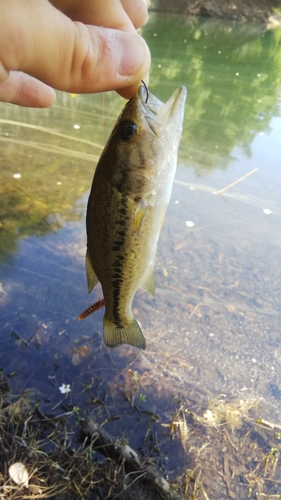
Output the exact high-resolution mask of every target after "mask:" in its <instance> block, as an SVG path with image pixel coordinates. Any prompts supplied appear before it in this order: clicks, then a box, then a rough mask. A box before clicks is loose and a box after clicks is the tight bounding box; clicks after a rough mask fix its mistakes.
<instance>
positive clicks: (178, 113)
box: [138, 85, 187, 133]
mask: <svg viewBox="0 0 281 500" xmlns="http://www.w3.org/2000/svg"><path fill="white" fill-rule="evenodd" d="M138 96H139V99H140V105H141V108H142V112H143V115H144V116H145V118H146V120H147V122H148V124H149V126H150V128H151V129H152V131H153V132H154V133H155V126H153V123H154V122H156V123H155V125H156V126H157V124H158V126H159V125H164V126H167V125H169V124H171V123H174V122H178V123H181V122H182V119H183V114H184V103H185V99H186V96H187V90H186V88H185V87H184V86H183V85H182V86H180V87H178V88H177V89H176V90H175V92H174V93H173V94H172V95H171V97H170V99H169V100H168V101H167V102H165V103H163V102H162V101H160V99H158V97H155V96H154V95H153V94H151V92H149V90H148V89H147V87H145V86H144V85H142V86H141V87H140V88H139V90H138Z"/></svg>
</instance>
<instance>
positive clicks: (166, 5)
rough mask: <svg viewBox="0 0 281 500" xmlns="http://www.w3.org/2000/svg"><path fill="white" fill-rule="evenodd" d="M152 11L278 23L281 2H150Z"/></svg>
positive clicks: (213, 0)
mask: <svg viewBox="0 0 281 500" xmlns="http://www.w3.org/2000/svg"><path fill="white" fill-rule="evenodd" d="M150 9H151V10H156V11H161V12H173V13H177V14H186V15H195V16H206V17H217V18H220V19H235V20H240V21H258V22H263V23H272V24H274V22H276V19H277V17H278V16H277V15H276V9H281V1H280V0H259V1H254V0H246V1H245V0H234V1H233V0H173V1H171V0H161V1H160V0H150Z"/></svg>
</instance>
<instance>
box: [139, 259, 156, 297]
mask: <svg viewBox="0 0 281 500" xmlns="http://www.w3.org/2000/svg"><path fill="white" fill-rule="evenodd" d="M141 288H142V289H143V290H145V291H146V292H147V293H149V294H150V295H152V297H153V296H154V293H155V272H154V266H153V267H152V268H151V269H150V271H149V274H148V275H147V276H146V278H145V280H144V282H143V283H142V284H141Z"/></svg>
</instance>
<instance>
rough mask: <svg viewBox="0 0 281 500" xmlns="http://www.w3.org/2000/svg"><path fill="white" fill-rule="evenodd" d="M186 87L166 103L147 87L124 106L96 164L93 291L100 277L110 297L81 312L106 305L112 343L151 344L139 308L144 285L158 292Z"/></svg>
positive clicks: (90, 242)
mask: <svg viewBox="0 0 281 500" xmlns="http://www.w3.org/2000/svg"><path fill="white" fill-rule="evenodd" d="M186 95H187V90H186V88H185V87H184V86H181V87H178V88H177V90H176V91H175V92H174V93H173V95H172V96H171V97H170V99H169V100H168V101H167V102H166V103H163V102H162V101H161V100H160V99H158V98H157V97H156V96H154V95H153V94H152V93H151V92H150V91H149V90H148V88H147V87H146V85H141V86H140V88H139V90H138V92H137V93H136V94H135V96H134V97H132V98H131V99H130V100H129V101H128V102H127V104H126V105H125V107H124V109H123V111H122V112H121V114H120V116H119V118H118V120H117V122H116V124H115V126H114V128H113V130H112V132H111V135H110V137H109V139H108V141H107V143H106V145H105V148H104V150H103V152H102V155H101V157H100V159H99V162H98V164H97V167H96V170H95V173H94V177H93V182H92V187H91V191H90V195H89V199H88V205H87V214H86V232H87V252H86V275H87V282H88V291H89V293H90V292H91V291H92V290H93V288H94V287H95V286H96V284H97V283H98V282H100V283H101V286H102V290H103V296H104V298H103V299H102V300H100V301H98V302H97V303H96V304H94V305H93V306H91V307H89V308H88V309H87V310H86V311H84V313H82V314H81V315H80V317H79V319H82V318H84V317H85V316H87V315H88V314H91V312H93V311H95V310H97V309H98V308H99V307H102V306H103V305H104V306H105V313H104V318H103V341H104V344H105V345H106V346H108V347H116V346H119V345H121V344H129V345H132V346H135V347H137V348H139V349H145V348H146V340H145V337H144V335H143V333H142V331H141V328H140V325H139V323H138V322H137V321H136V319H135V318H134V315H133V312H132V302H133V299H134V296H135V293H136V291H137V290H138V289H139V288H142V289H144V290H146V291H147V292H148V293H149V294H150V295H152V296H153V295H154V291H155V272H154V268H155V255H156V250H157V242H158V239H159V235H160V231H161V227H162V224H163V221H164V217H165V213H166V209H167V206H168V203H169V200H170V196H171V191H172V184H173V179H174V176H175V171H176V167H177V156H178V146H179V142H180V138H181V134H182V127H183V118H184V105H185V99H186Z"/></svg>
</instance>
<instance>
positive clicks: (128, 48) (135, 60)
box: [114, 32, 150, 76]
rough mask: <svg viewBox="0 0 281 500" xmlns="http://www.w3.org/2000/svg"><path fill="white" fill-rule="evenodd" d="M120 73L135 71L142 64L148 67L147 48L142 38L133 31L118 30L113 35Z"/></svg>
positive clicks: (130, 73)
mask: <svg viewBox="0 0 281 500" xmlns="http://www.w3.org/2000/svg"><path fill="white" fill-rule="evenodd" d="M114 38H115V39H114V42H115V53H116V57H117V60H118V71H119V74H120V75H123V76H129V75H134V74H135V73H137V72H138V71H139V70H140V69H141V68H142V67H143V66H144V65H147V71H148V68H149V61H150V56H149V50H148V47H147V45H146V43H145V41H144V39H143V38H141V37H140V36H139V35H137V34H134V33H128V32H119V33H117V34H116V35H115V37H114Z"/></svg>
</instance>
